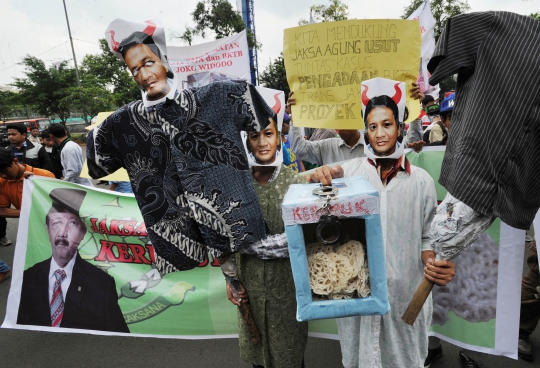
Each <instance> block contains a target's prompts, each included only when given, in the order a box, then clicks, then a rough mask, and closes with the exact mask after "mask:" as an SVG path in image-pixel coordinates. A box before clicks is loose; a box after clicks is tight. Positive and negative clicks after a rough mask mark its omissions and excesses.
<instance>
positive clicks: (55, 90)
mask: <svg viewBox="0 0 540 368" xmlns="http://www.w3.org/2000/svg"><path fill="white" fill-rule="evenodd" d="M21 65H24V66H25V67H26V71H25V75H26V78H16V79H15V83H13V85H14V86H15V87H17V88H18V89H19V91H20V92H19V98H20V101H21V102H22V103H23V104H24V105H26V106H33V107H34V109H35V111H37V112H38V113H39V114H40V115H43V116H51V115H57V116H58V117H59V118H60V120H61V121H62V124H64V125H65V123H66V120H67V118H69V116H70V114H71V112H70V108H69V107H68V106H65V104H64V103H62V99H64V98H65V97H66V96H67V95H68V94H69V89H70V88H71V87H74V86H76V85H77V77H76V74H75V69H73V68H68V66H67V63H66V62H63V63H60V64H59V65H58V66H57V67H50V68H47V67H45V63H44V62H43V61H42V60H40V59H38V58H36V57H34V56H30V55H28V56H26V57H25V58H24V59H23V61H22V62H21Z"/></svg>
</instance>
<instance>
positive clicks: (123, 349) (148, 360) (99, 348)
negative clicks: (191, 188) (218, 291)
mask: <svg viewBox="0 0 540 368" xmlns="http://www.w3.org/2000/svg"><path fill="white" fill-rule="evenodd" d="M101 187H103V186H101ZM17 226H18V220H17V219H8V237H9V238H10V239H12V240H13V241H14V240H15V239H16V238H17V236H16V233H17ZM15 246H16V245H11V246H8V247H1V248H0V259H2V260H4V261H5V262H7V263H8V264H9V265H11V264H12V261H13V254H14V249H15ZM10 280H11V279H8V281H5V282H3V283H1V284H0V321H3V319H4V316H5V312H6V302H7V294H8V292H9V288H10V282H9V281H10ZM531 342H532V343H533V344H534V346H536V347H537V356H538V358H537V362H536V363H528V362H524V361H522V360H519V361H516V360H513V359H509V358H503V357H495V356H489V355H484V354H482V355H480V357H479V358H478V359H477V360H478V361H479V362H480V363H481V367H483V368H533V367H539V366H540V365H539V363H538V362H540V329H537V331H535V333H534V334H533V336H532V339H531ZM443 349H444V353H443V357H442V358H441V359H440V360H438V361H437V362H435V363H434V364H433V365H432V367H433V368H441V367H445V368H446V367H460V364H459V360H458V348H457V347H455V346H452V345H450V344H447V343H445V342H443ZM0 366H1V367H18V368H26V367H58V366H65V367H130V368H136V367H185V368H191V367H194V368H199V367H220V368H233V367H240V368H247V367H250V365H249V364H246V363H245V362H243V361H242V360H240V358H239V354H238V343H237V340H236V339H215V340H177V339H157V338H135V337H116V336H94V335H84V334H67V333H66V334H59V333H50V332H37V331H23V330H8V329H0ZM340 366H341V352H340V348H339V343H338V342H337V341H333V340H325V339H318V338H310V339H309V342H308V347H307V351H306V367H308V368H318V367H340ZM404 368H405V367H404Z"/></svg>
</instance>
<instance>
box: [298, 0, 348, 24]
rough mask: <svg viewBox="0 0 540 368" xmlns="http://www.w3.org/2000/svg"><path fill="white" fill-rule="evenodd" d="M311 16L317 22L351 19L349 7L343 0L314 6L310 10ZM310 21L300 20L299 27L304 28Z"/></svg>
mask: <svg viewBox="0 0 540 368" xmlns="http://www.w3.org/2000/svg"><path fill="white" fill-rule="evenodd" d="M309 9H310V11H311V16H312V17H313V19H314V20H315V21H316V22H317V23H320V22H333V21H337V20H346V19H348V17H349V6H348V5H347V4H344V3H343V2H342V1H341V0H330V5H328V6H326V5H313V6H311V7H310V8H309ZM308 23H309V21H307V20H305V19H300V21H299V22H298V25H300V26H303V25H306V24H308Z"/></svg>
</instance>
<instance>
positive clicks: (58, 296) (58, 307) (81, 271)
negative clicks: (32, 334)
mask: <svg viewBox="0 0 540 368" xmlns="http://www.w3.org/2000/svg"><path fill="white" fill-rule="evenodd" d="M49 196H50V197H51V199H52V206H51V209H50V210H49V212H48V214H47V216H46V219H45V225H46V227H47V231H48V233H49V240H50V243H51V249H52V257H50V258H48V259H46V260H44V261H42V262H40V263H37V264H35V265H34V266H32V267H30V268H28V269H27V270H26V271H24V276H23V282H22V290H21V299H20V304H19V313H18V316H17V323H18V324H22V325H37V326H50V327H64V328H79V329H87V330H100V331H114V332H128V333H129V329H128V327H127V324H126V321H125V320H124V317H123V315H122V311H121V310H120V307H119V306H118V293H117V292H116V285H115V282H114V279H113V278H112V277H111V276H109V275H108V274H107V273H105V272H104V271H102V270H100V269H99V268H97V267H95V266H94V265H92V264H90V263H88V262H86V261H85V260H83V259H82V258H81V256H80V255H79V253H78V247H79V244H80V242H81V241H82V240H83V238H84V236H85V234H86V225H85V224H84V221H83V220H82V219H81V217H80V214H79V210H80V207H81V204H82V202H83V200H84V197H85V196H86V192H85V191H84V190H79V189H67V188H59V189H53V190H52V191H51V192H50V194H49Z"/></svg>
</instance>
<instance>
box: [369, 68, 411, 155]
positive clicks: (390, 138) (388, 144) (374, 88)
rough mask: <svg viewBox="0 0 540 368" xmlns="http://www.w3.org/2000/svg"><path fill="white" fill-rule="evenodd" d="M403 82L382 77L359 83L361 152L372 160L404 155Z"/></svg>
mask: <svg viewBox="0 0 540 368" xmlns="http://www.w3.org/2000/svg"><path fill="white" fill-rule="evenodd" d="M405 88H406V87H405V83H404V82H398V81H393V80H389V79H384V78H374V79H370V80H368V81H365V82H362V116H363V117H364V125H365V126H366V134H365V136H366V137H368V138H369V142H367V143H368V144H366V145H364V153H365V155H366V156H367V157H369V158H371V159H378V158H399V157H401V156H402V155H403V148H404V147H403V144H401V141H402V140H403V131H402V129H401V128H402V123H403V120H404V115H405V96H406V94H405Z"/></svg>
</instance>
